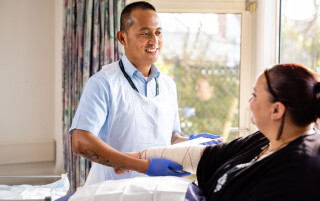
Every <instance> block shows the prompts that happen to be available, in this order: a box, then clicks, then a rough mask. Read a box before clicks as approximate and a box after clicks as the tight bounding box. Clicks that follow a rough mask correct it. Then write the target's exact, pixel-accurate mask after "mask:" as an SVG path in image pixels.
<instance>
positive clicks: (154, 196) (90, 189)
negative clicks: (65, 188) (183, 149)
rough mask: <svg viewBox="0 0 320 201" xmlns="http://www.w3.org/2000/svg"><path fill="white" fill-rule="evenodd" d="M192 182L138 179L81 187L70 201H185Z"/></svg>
mask: <svg viewBox="0 0 320 201" xmlns="http://www.w3.org/2000/svg"><path fill="white" fill-rule="evenodd" d="M190 183H192V180H189V179H185V178H180V177H171V176H167V177H136V178H130V179H122V180H110V181H105V182H101V183H98V184H93V185H89V186H85V187H79V188H78V189H77V191H76V193H75V194H74V195H72V196H71V197H70V198H69V201H93V200H94V201H105V200H110V201H111V200H112V201H184V200H185V196H186V192H187V189H188V185H189V184H190Z"/></svg>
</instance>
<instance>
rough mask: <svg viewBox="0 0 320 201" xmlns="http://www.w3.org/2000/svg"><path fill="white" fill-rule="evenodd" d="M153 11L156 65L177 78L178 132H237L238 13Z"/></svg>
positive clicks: (231, 136)
mask: <svg viewBox="0 0 320 201" xmlns="http://www.w3.org/2000/svg"><path fill="white" fill-rule="evenodd" d="M159 16H160V19H161V22H162V28H163V40H164V45H163V49H162V54H161V55H160V57H159V59H158V61H157V65H158V66H161V68H162V69H161V70H162V71H163V72H165V73H166V74H168V75H169V76H171V77H172V79H174V81H175V83H176V84H177V91H178V103H179V113H180V120H181V130H182V134H183V135H184V136H189V135H190V134H192V133H202V132H208V133H213V134H217V135H223V136H224V137H225V138H226V140H227V141H229V140H232V139H234V138H236V137H238V126H239V125H238V124H239V76H240V42H241V15H240V14H205V13H159Z"/></svg>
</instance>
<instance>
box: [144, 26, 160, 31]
mask: <svg viewBox="0 0 320 201" xmlns="http://www.w3.org/2000/svg"><path fill="white" fill-rule="evenodd" d="M159 29H160V30H162V28H161V27H158V28H157V30H159ZM145 30H150V28H149V27H141V28H140V29H139V31H145Z"/></svg>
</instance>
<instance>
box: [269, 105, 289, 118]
mask: <svg viewBox="0 0 320 201" xmlns="http://www.w3.org/2000/svg"><path fill="white" fill-rule="evenodd" d="M272 110H273V111H272V119H273V120H279V119H281V118H282V116H283V115H284V113H285V111H286V106H284V105H283V103H281V102H279V101H277V102H275V103H274V104H273V105H272Z"/></svg>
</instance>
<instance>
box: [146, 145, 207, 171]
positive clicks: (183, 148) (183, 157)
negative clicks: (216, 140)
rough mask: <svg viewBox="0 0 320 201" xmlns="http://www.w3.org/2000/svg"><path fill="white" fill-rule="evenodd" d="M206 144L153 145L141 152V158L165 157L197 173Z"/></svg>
mask: <svg viewBox="0 0 320 201" xmlns="http://www.w3.org/2000/svg"><path fill="white" fill-rule="evenodd" d="M204 147H205V146H203V145H190V143H189V144H184V143H179V144H176V145H170V146H164V147H151V148H147V149H145V150H144V151H142V152H141V158H143V159H149V158H165V159H168V160H170V161H173V162H176V163H178V164H179V165H182V167H183V170H184V171H186V172H190V173H191V174H196V172H197V167H198V163H199V161H200V158H201V156H202V152H203V149H204Z"/></svg>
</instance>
